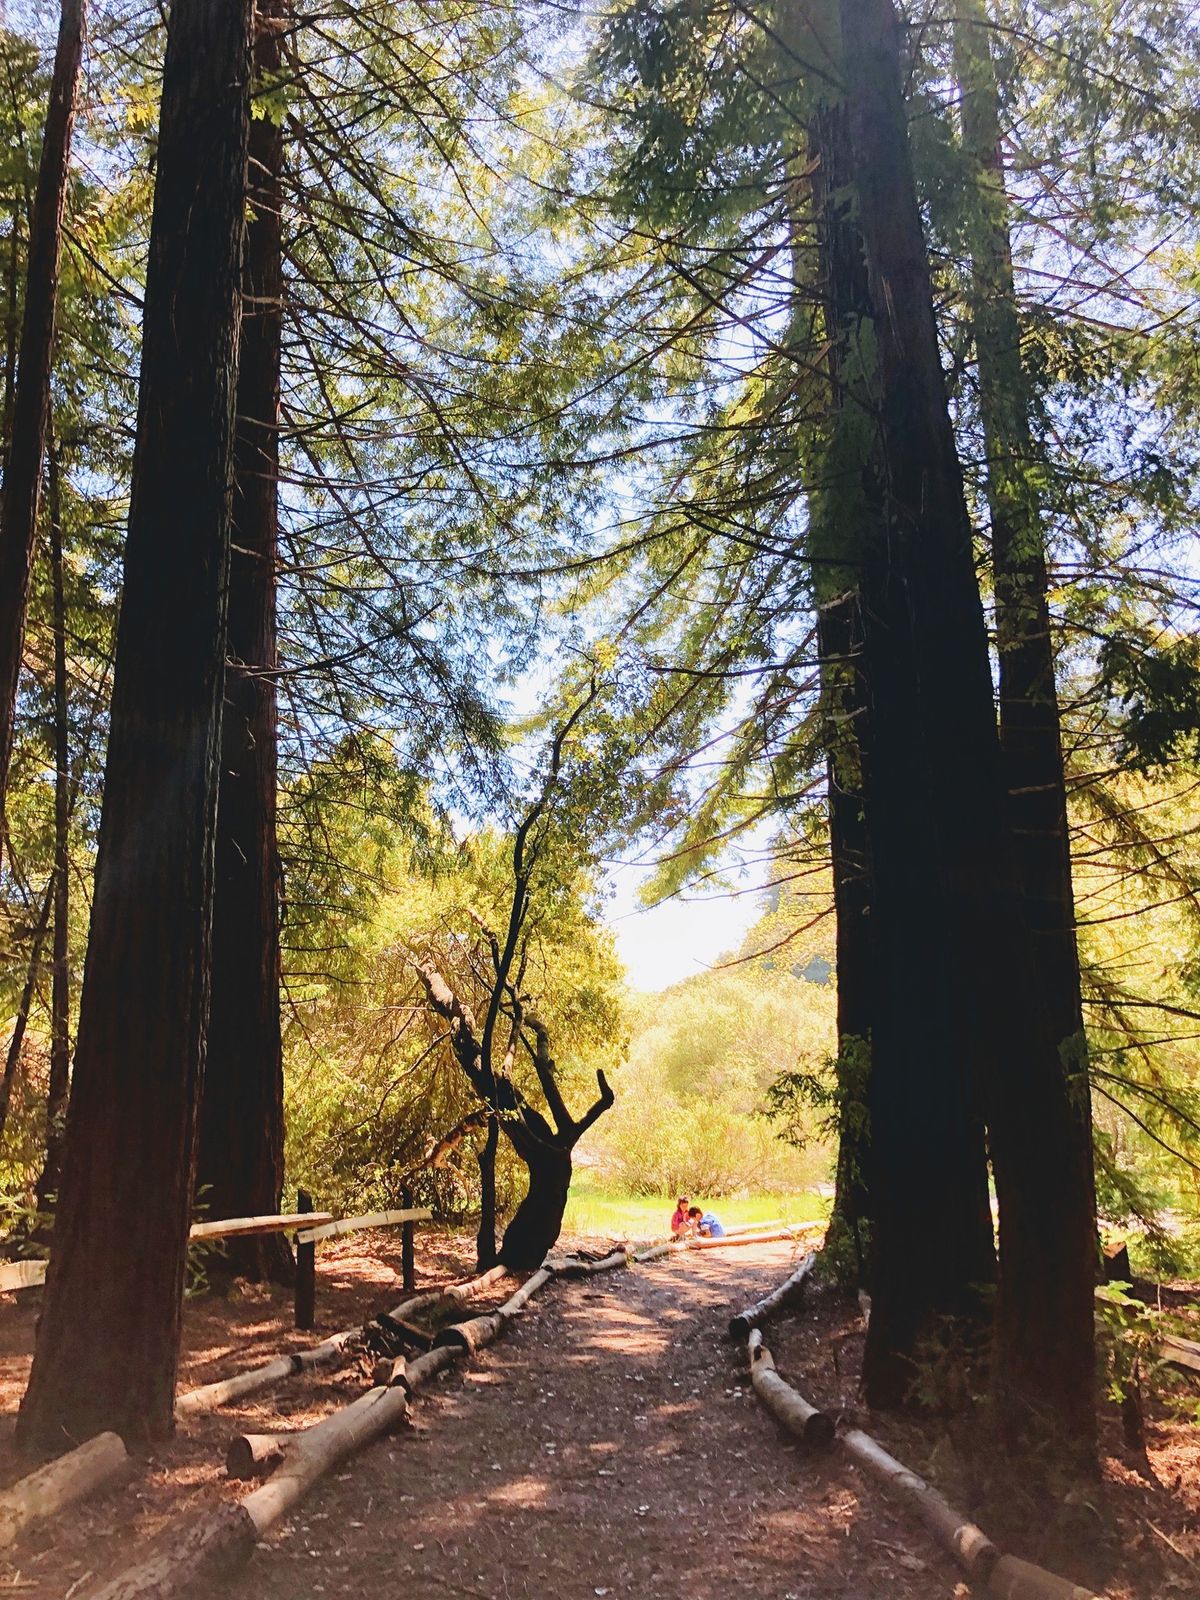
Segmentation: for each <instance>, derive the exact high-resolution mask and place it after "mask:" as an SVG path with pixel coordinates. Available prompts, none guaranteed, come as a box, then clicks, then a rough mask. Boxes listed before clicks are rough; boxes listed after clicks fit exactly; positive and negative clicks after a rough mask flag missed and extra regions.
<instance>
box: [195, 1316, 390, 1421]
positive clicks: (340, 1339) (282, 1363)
mask: <svg viewBox="0 0 1200 1600" xmlns="http://www.w3.org/2000/svg"><path fill="white" fill-rule="evenodd" d="M361 1337H362V1329H361V1328H344V1329H343V1330H342V1332H341V1333H335V1334H331V1335H330V1337H329V1338H328V1339H323V1340H322V1341H321V1343H320V1344H316V1345H313V1346H312V1347H311V1348H310V1349H308V1350H297V1351H295V1352H294V1353H293V1354H292V1355H286V1356H276V1357H275V1358H274V1360H272V1361H267V1362H264V1363H263V1365H262V1366H261V1367H251V1368H250V1369H249V1370H248V1371H246V1372H238V1373H235V1374H234V1376H233V1377H232V1378H222V1379H221V1380H220V1381H219V1382H217V1383H206V1384H202V1385H201V1386H200V1388H198V1389H188V1390H187V1391H186V1392H185V1393H183V1394H181V1395H180V1396H179V1397H178V1399H177V1400H176V1401H175V1415H176V1417H177V1418H183V1417H190V1416H195V1415H196V1414H197V1413H199V1412H204V1411H215V1410H216V1409H217V1408H218V1406H227V1405H229V1404H230V1403H231V1402H232V1401H234V1400H242V1399H244V1398H245V1397H246V1396H247V1395H250V1394H259V1393H261V1392H262V1390H264V1389H271V1388H273V1387H274V1386H275V1385H276V1384H277V1383H285V1382H286V1381H287V1379H288V1378H294V1377H295V1376H296V1375H297V1373H301V1372H315V1371H317V1370H318V1369H320V1368H322V1367H335V1366H342V1365H344V1364H345V1363H346V1362H348V1361H349V1360H350V1359H351V1357H352V1355H353V1346H354V1343H355V1341H356V1340H358V1339H360V1338H361Z"/></svg>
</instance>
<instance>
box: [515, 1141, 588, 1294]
mask: <svg viewBox="0 0 1200 1600" xmlns="http://www.w3.org/2000/svg"><path fill="white" fill-rule="evenodd" d="M505 1128H506V1131H509V1132H510V1137H511V1136H512V1135H511V1131H510V1130H509V1129H508V1124H507V1123H506V1124H505ZM512 1142H513V1147H514V1149H515V1150H516V1152H517V1154H518V1155H519V1156H520V1157H521V1159H522V1161H524V1163H525V1165H526V1167H527V1168H528V1169H529V1188H528V1190H527V1191H526V1194H525V1198H524V1199H523V1200H522V1201H521V1203H520V1205H519V1206H518V1207H517V1209H516V1211H515V1212H514V1213H513V1216H512V1220H511V1222H510V1223H509V1224H508V1227H507V1228H505V1230H504V1238H503V1239H502V1240H501V1241H500V1255H499V1260H500V1263H501V1265H502V1266H505V1267H508V1268H509V1269H510V1270H511V1271H513V1272H530V1271H534V1270H536V1268H538V1267H540V1266H541V1264H542V1262H543V1261H544V1260H545V1259H546V1257H547V1255H548V1254H549V1253H550V1251H551V1250H552V1249H553V1248H554V1245H555V1243H556V1241H557V1239H558V1236H559V1234H560V1233H561V1232H562V1221H563V1213H564V1212H565V1211H566V1209H567V1196H568V1194H569V1193H570V1189H571V1152H570V1150H569V1149H566V1150H564V1149H562V1148H561V1147H560V1146H559V1145H555V1144H546V1143H543V1142H541V1141H539V1140H536V1139H532V1138H528V1137H524V1136H522V1135H518V1137H514V1138H513V1141H512Z"/></svg>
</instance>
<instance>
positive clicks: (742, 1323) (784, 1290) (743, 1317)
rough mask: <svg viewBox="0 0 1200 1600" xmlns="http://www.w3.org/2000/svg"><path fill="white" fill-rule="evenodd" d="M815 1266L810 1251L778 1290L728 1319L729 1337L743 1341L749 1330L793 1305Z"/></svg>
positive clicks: (815, 1260) (812, 1253)
mask: <svg viewBox="0 0 1200 1600" xmlns="http://www.w3.org/2000/svg"><path fill="white" fill-rule="evenodd" d="M816 1264H817V1252H816V1251H815V1250H810V1251H809V1253H808V1254H807V1255H806V1256H805V1258H804V1260H803V1261H802V1262H801V1263H800V1265H799V1266H798V1267H797V1268H796V1270H795V1272H793V1273H792V1275H791V1277H790V1278H788V1279H787V1280H786V1281H785V1282H784V1283H781V1284H780V1285H779V1287H778V1289H774V1290H772V1291H771V1293H770V1294H768V1295H764V1296H763V1298H762V1299H761V1300H756V1301H755V1302H754V1304H753V1305H752V1306H747V1307H746V1309H745V1310H744V1311H739V1312H738V1314H737V1316H736V1317H731V1318H730V1319H729V1337H730V1338H731V1339H737V1340H739V1341H744V1340H746V1339H748V1338H749V1337H750V1330H751V1328H761V1327H762V1325H763V1323H764V1322H767V1321H769V1320H770V1318H771V1317H773V1316H774V1315H775V1314H776V1312H778V1311H782V1310H784V1309H785V1308H786V1307H788V1306H791V1305H794V1304H795V1303H796V1301H797V1300H799V1299H800V1297H801V1295H802V1294H803V1293H804V1290H805V1288H806V1287H807V1285H808V1280H809V1278H810V1277H811V1276H812V1271H813V1268H814V1267H815V1266H816Z"/></svg>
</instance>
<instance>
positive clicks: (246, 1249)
mask: <svg viewBox="0 0 1200 1600" xmlns="http://www.w3.org/2000/svg"><path fill="white" fill-rule="evenodd" d="M281 14H282V5H281V4H280V0H268V3H267V4H266V5H260V6H259V8H258V12H257V22H258V30H259V31H258V35H257V39H256V42H255V48H254V66H255V71H256V74H257V75H258V76H260V77H262V76H264V75H267V74H270V73H272V72H274V71H276V70H277V69H278V67H279V62H280V52H279V33H278V27H277V24H278V19H279V17H280V16H281ZM282 172H283V130H282V128H281V127H280V126H279V125H278V124H277V123H275V122H272V121H271V120H270V119H269V118H267V117H255V118H254V119H253V121H252V122H251V125H250V151H249V188H250V220H249V224H248V227H247V230H246V258H245V266H244V269H243V313H242V333H241V359H240V365H239V371H238V389H237V434H236V443H235V458H234V459H235V478H234V499H233V550H232V554H231V556H230V568H229V662H228V666H227V668H226V674H225V711H224V720H223V723H222V729H221V778H220V797H219V801H218V807H217V845H216V878H215V885H214V898H213V932H212V1000H211V1009H210V1013H209V1034H208V1063H207V1066H206V1068H205V1075H204V1094H203V1099H202V1102H201V1109H200V1133H199V1146H198V1151H197V1158H196V1184H197V1200H198V1203H199V1205H200V1206H201V1207H202V1208H203V1210H204V1213H205V1215H206V1216H207V1217H210V1218H213V1219H217V1218H222V1217H245V1216H264V1215H270V1214H272V1213H274V1212H277V1211H278V1210H279V1209H280V1204H281V1197H282V1194H283V1041H282V1034H281V1025H280V1015H279V992H280V954H279V848H278V843H277V839H276V778H277V766H278V763H277V730H276V691H275V679H274V677H273V676H272V674H273V673H274V671H275V667H276V622H275V563H276V538H277V529H278V501H279V490H278V483H279V355H280V338H281V330H282V321H283V298H282V297H283V264H282V228H281V220H280V207H281V204H282ZM219 1266H220V1270H221V1271H223V1272H226V1273H229V1274H238V1275H240V1276H244V1277H248V1278H252V1279H271V1280H273V1281H275V1282H277V1283H290V1282H291V1281H292V1277H293V1274H294V1270H295V1268H294V1263H293V1261H292V1255H291V1251H290V1250H289V1249H288V1246H287V1242H286V1240H285V1239H284V1237H283V1235H282V1234H272V1235H269V1236H264V1237H262V1238H258V1239H238V1240H230V1241H229V1243H228V1244H227V1245H226V1247H225V1255H224V1257H223V1258H222V1260H221V1262H220V1263H219Z"/></svg>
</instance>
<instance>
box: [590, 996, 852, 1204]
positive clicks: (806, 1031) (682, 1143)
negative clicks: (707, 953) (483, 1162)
mask: <svg viewBox="0 0 1200 1600" xmlns="http://www.w3.org/2000/svg"><path fill="white" fill-rule="evenodd" d="M831 1004H832V994H831V993H830V991H829V989H828V988H823V989H822V988H820V987H818V986H814V985H813V984H810V983H808V982H806V981H805V980H803V979H799V978H795V977H793V976H791V974H788V975H786V976H776V975H765V974H763V973H762V972H761V971H760V970H757V969H755V968H754V967H750V966H742V967H736V966H735V967H732V968H729V969H727V970H725V971H721V970H720V969H718V970H716V971H713V972H711V973H706V974H704V975H702V976H699V977H695V978H689V979H687V980H686V981H685V982H684V983H681V984H677V985H675V987H674V988H672V989H668V990H667V991H665V993H663V994H661V995H650V996H643V997H640V998H638V999H637V1000H636V1001H635V1002H633V1005H632V1008H631V1040H630V1050H629V1060H628V1063H627V1064H626V1065H625V1066H623V1067H621V1068H620V1069H619V1071H618V1072H617V1074H616V1076H615V1078H614V1085H613V1086H614V1089H615V1091H616V1095H617V1104H616V1106H615V1107H614V1109H613V1110H612V1111H611V1112H610V1113H609V1114H608V1116H607V1117H605V1118H604V1119H603V1121H602V1122H601V1123H600V1124H598V1125H597V1128H596V1130H595V1132H594V1134H593V1135H592V1137H591V1139H590V1140H589V1143H588V1145H587V1147H586V1148H587V1151H588V1153H589V1157H590V1159H591V1160H592V1161H594V1163H595V1165H596V1167H597V1170H598V1171H599V1173H600V1174H602V1175H603V1177H604V1178H605V1180H606V1181H608V1182H611V1183H614V1184H618V1185H620V1186H622V1187H624V1188H626V1189H627V1190H628V1191H629V1192H630V1193H632V1194H659V1193H667V1192H673V1193H675V1194H683V1193H697V1194H705V1195H714V1196H715V1195H726V1194H742V1193H750V1192H780V1193H782V1192H786V1191H788V1190H791V1189H795V1188H802V1187H806V1186H807V1185H809V1184H811V1183H813V1182H815V1181H817V1180H818V1179H819V1178H821V1177H823V1176H824V1174H825V1172H826V1170H827V1167H828V1153H827V1149H825V1148H823V1147H822V1146H821V1130H820V1128H819V1126H818V1119H817V1118H816V1117H813V1116H810V1117H809V1119H808V1123H807V1129H808V1133H809V1136H810V1139H811V1140H812V1141H813V1142H814V1144H815V1146H816V1147H815V1148H814V1149H813V1150H812V1151H811V1152H810V1153H808V1154H807V1155H806V1156H801V1155H800V1154H799V1153H798V1152H794V1151H793V1152H789V1151H787V1150H786V1149H785V1148H783V1147H782V1146H781V1145H780V1142H779V1141H778V1140H777V1139H776V1137H775V1131H774V1129H773V1128H772V1126H771V1124H770V1122H769V1120H768V1119H767V1117H766V1116H765V1115H764V1114H763V1100H764V1095H765V1094H766V1092H767V1090H768V1087H769V1085H770V1084H771V1083H772V1082H774V1081H775V1079H776V1078H777V1077H778V1076H779V1074H780V1072H781V1070H782V1069H783V1067H784V1065H785V1063H787V1064H790V1063H791V1062H793V1061H794V1060H795V1059H796V1057H797V1055H798V1054H799V1055H801V1056H804V1055H808V1056H809V1059H812V1060H816V1059H819V1056H820V1052H821V1050H822V1048H823V1044H824V1040H825V1039H826V1037H827V1030H828V1027H829V1021H830V1009H831Z"/></svg>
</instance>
